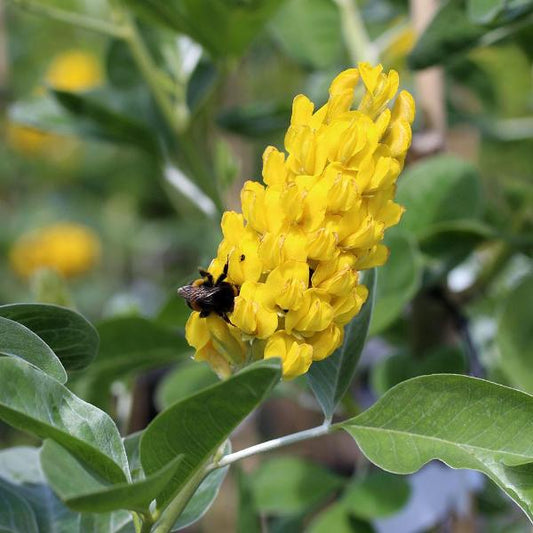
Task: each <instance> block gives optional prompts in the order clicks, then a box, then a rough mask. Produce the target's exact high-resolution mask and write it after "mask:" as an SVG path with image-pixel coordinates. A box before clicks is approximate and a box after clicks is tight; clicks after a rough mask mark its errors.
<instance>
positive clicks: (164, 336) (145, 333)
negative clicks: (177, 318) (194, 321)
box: [79, 317, 190, 406]
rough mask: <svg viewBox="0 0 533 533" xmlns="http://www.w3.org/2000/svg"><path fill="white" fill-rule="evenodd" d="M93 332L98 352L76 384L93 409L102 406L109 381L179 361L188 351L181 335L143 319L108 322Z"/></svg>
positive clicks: (101, 324)
mask: <svg viewBox="0 0 533 533" xmlns="http://www.w3.org/2000/svg"><path fill="white" fill-rule="evenodd" d="M97 330H98V334H99V335H100V351H99V353H98V356H97V357H96V359H95V361H94V363H93V364H92V365H91V367H90V368H89V369H88V370H87V371H86V372H85V373H84V375H83V377H82V378H81V380H80V383H79V386H80V391H81V392H80V393H81V394H82V395H83V396H84V397H85V398H86V399H87V400H88V401H90V402H91V403H94V404H95V405H102V406H104V405H106V402H107V400H108V392H109V387H110V386H111V384H112V383H113V381H115V380H117V379H121V378H125V377H127V376H128V375H129V374H131V373H132V372H140V371H141V370H144V369H148V368H156V367H159V366H163V365H166V364H170V363H174V362H176V361H179V360H180V359H183V357H184V355H185V354H186V353H187V352H188V351H189V350H190V347H189V345H188V344H187V342H186V341H185V339H184V338H183V336H182V335H179V334H177V333H176V332H174V331H171V330H170V329H168V328H166V327H164V326H161V325H159V324H157V323H155V322H152V321H151V320H148V319H146V318H141V317H118V318H112V319H109V320H106V321H104V322H101V323H100V324H98V325H97Z"/></svg>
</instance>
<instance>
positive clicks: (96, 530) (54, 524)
mask: <svg viewBox="0 0 533 533" xmlns="http://www.w3.org/2000/svg"><path fill="white" fill-rule="evenodd" d="M39 451H40V450H39V449H38V448H30V447H26V446H24V447H23V446H20V447H15V448H9V449H6V450H2V451H0V472H1V475H2V477H3V479H4V480H5V481H6V482H8V483H9V484H10V485H11V486H12V487H14V488H16V490H17V491H18V492H19V494H20V495H22V496H23V497H24V498H25V500H26V502H27V503H29V505H30V506H31V509H32V511H33V513H34V515H35V518H36V520H37V530H38V531H39V533H61V532H63V533H91V532H93V533H134V528H133V522H132V517H131V514H130V513H129V512H127V511H119V512H116V513H109V514H99V515H92V514H91V515H90V514H83V515H81V516H80V515H79V514H78V513H74V512H73V511H70V510H69V509H67V508H66V507H65V506H64V505H63V503H62V502H61V501H60V500H59V499H58V498H57V497H56V495H55V494H54V493H53V492H52V489H51V488H50V487H49V485H47V484H46V480H45V477H44V474H43V472H42V470H41V465H40V460H39Z"/></svg>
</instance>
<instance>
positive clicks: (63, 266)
mask: <svg viewBox="0 0 533 533" xmlns="http://www.w3.org/2000/svg"><path fill="white" fill-rule="evenodd" d="M99 257H100V242H99V240H98V237H97V236H96V234H95V233H94V232H93V231H92V230H90V229H89V228H87V227H85V226H81V225H79V224H72V223H66V222H65V223H59V224H54V225H52V226H47V227H44V228H42V229H39V230H36V231H33V232H31V233H27V234H25V235H23V236H22V237H21V238H20V239H19V240H18V241H17V242H16V243H15V244H14V245H13V247H12V249H11V251H10V254H9V259H10V262H11V266H12V268H13V270H14V271H15V272H16V273H17V274H19V275H20V276H22V277H29V276H31V275H32V274H33V273H34V272H36V271H37V270H39V269H41V268H49V269H52V270H55V271H57V272H58V273H59V274H62V275H63V276H65V277H71V276H76V275H78V274H82V273H84V272H86V271H87V270H89V269H90V268H91V267H92V266H93V265H94V264H95V263H96V262H97V261H98V259H99Z"/></svg>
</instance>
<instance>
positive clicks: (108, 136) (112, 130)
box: [9, 91, 158, 153]
mask: <svg viewBox="0 0 533 533" xmlns="http://www.w3.org/2000/svg"><path fill="white" fill-rule="evenodd" d="M122 93H123V91H122ZM110 94H111V93H110ZM110 94H107V93H106V98H108V99H111V96H110ZM122 97H123V94H122ZM113 98H114V99H115V98H116V95H113ZM123 99H124V98H123ZM123 105H124V104H123ZM131 105H132V104H130V106H131ZM136 105H137V107H138V102H137V101H136ZM9 116H10V119H11V120H13V121H14V122H17V123H21V124H25V125H28V126H31V127H34V128H37V129H39V130H42V131H52V132H54V133H58V134H60V135H77V136H80V137H87V138H92V139H96V140H104V141H110V142H115V143H123V144H133V145H134V146H136V147H138V148H141V149H143V150H147V151H148V152H150V153H158V152H157V151H158V146H157V145H156V142H155V140H154V139H155V136H154V134H153V133H152V132H150V131H149V130H148V129H147V128H146V127H145V126H144V124H143V123H141V122H139V121H137V120H135V119H134V118H131V117H130V116H128V115H126V114H125V113H124V112H119V111H115V110H114V109H112V108H110V107H107V106H106V105H104V104H102V103H100V102H99V101H97V100H96V98H95V97H94V96H87V95H79V94H73V93H68V92H62V91H51V96H49V97H39V98H35V99H32V100H29V101H25V102H17V103H16V104H15V105H13V106H11V107H10V109H9Z"/></svg>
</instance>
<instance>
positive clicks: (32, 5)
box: [10, 0, 124, 38]
mask: <svg viewBox="0 0 533 533" xmlns="http://www.w3.org/2000/svg"><path fill="white" fill-rule="evenodd" d="M10 1H11V2H12V3H13V4H14V5H16V6H17V7H20V8H21V9H24V10H26V11H28V12H30V13H35V14H36V15H43V16H45V17H48V18H50V19H52V20H57V21H59V22H65V23H67V24H72V25H73V26H78V27H79V28H83V29H85V30H88V31H94V32H97V33H102V34H104V35H109V36H111V37H116V38H122V37H124V29H123V28H121V27H120V26H117V25H115V24H112V23H109V22H107V21H105V20H102V19H96V18H93V17H87V16H86V15H81V14H78V13H73V12H71V11H66V10H65V9H60V8H57V7H53V6H47V5H44V4H41V3H39V2H34V1H33V0H10Z"/></svg>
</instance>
